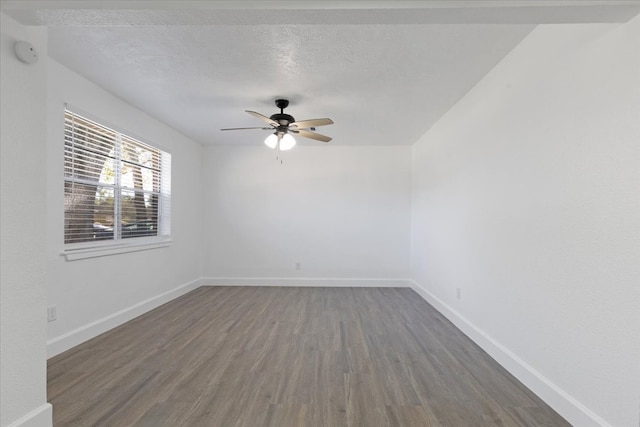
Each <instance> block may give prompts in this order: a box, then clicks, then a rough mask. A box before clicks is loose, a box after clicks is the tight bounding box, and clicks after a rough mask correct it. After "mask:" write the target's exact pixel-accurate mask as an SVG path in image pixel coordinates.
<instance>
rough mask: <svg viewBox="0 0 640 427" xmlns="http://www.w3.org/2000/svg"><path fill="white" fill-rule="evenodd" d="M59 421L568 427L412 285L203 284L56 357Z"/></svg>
mask: <svg viewBox="0 0 640 427" xmlns="http://www.w3.org/2000/svg"><path fill="white" fill-rule="evenodd" d="M48 399H49V401H50V402H51V403H52V404H53V414H54V426H56V427H63V426H82V427H84V426H118V427H119V426H135V427H147V426H153V427H162V426H189V427H192V426H194V427H198V426H202V427H218V426H219V427H234V426H235V427H259V426H274V427H288V426H291V427H305V426H310V427H316V426H322V427H325V426H327V427H333V426H335V427H350V426H353V427H356V426H357V427H360V426H366V427H383V426H402V427H405V426H408V427H411V426H426V427H429V426H433V427H441V426H442V427H466V426H473V427H476V426H504V427H512V426H513V427H539V426H548V427H565V426H568V425H569V424H568V423H567V422H566V421H565V420H564V419H562V417H560V416H559V415H558V414H557V413H555V412H554V411H553V410H552V409H551V408H549V407H548V406H547V405H546V404H544V402H542V401H541V400H540V399H539V398H538V397H537V396H535V395H534V394H533V393H531V391H529V390H528V389H527V388H526V387H525V386H524V385H522V384H521V383H520V382H519V381H518V380H516V379H515V378H513V377H512V376H511V375H510V374H509V373H508V372H506V371H505V370H504V369H503V368H502V367H501V366H500V365H499V364H497V363H496V362H495V361H494V360H493V359H491V358H490V357H489V356H488V355H487V354H486V353H485V352H484V351H483V350H482V349H480V348H479V347H478V346H476V345H475V344H474V343H473V342H472V341H471V340H469V338H468V337H466V336H465V335H464V334H463V333H462V332H461V331H460V330H458V329H457V328H455V327H454V325H453V324H452V323H451V322H449V321H448V320H447V319H446V318H444V317H443V316H442V315H441V314H440V313H438V312H437V311H436V310H435V309H434V308H433V307H431V306H430V305H429V304H427V303H426V302H425V301H424V300H422V299H421V298H420V297H419V296H418V295H416V294H415V292H413V291H412V290H410V289H406V288H294V287H201V288H198V289H196V290H195V291H193V292H191V293H189V294H187V295H184V296H182V297H180V298H178V299H176V300H174V301H171V302H170V303H168V304H165V305H163V306H161V307H158V308H157V309H155V310H153V311H150V312H149V313H146V314H144V315H143V316H140V317H138V318H136V319H133V320H132V321H130V322H128V323H126V324H124V325H121V326H119V327H117V328H114V329H112V330H110V331H108V332H106V333H105V334H102V335H100V336H98V337H96V338H94V339H92V340H90V341H87V342H86V343H83V344H81V345H79V346H77V347H75V348H73V349H71V350H69V351H67V352H65V353H62V354H60V355H58V356H56V357H54V358H52V359H50V360H49V361H48Z"/></svg>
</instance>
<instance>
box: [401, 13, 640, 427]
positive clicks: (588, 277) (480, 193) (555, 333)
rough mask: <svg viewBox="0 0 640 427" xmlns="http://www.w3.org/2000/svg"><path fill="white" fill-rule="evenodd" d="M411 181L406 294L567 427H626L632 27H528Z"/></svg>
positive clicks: (417, 159) (636, 129)
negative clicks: (413, 288)
mask: <svg viewBox="0 0 640 427" xmlns="http://www.w3.org/2000/svg"><path fill="white" fill-rule="evenodd" d="M413 171H414V176H413V210H412V212H413V214H412V221H413V222H412V254H411V262H412V267H411V269H412V277H413V279H414V280H415V282H416V283H417V285H418V290H419V291H420V292H421V293H422V294H423V295H425V296H426V297H427V299H429V300H430V301H432V302H434V304H435V305H436V306H438V307H439V308H440V309H441V310H443V311H444V312H446V313H447V314H448V315H449V317H450V318H451V319H452V320H454V321H455V322H456V323H457V324H458V325H460V326H461V328H462V329H463V330H465V331H466V332H467V333H468V334H469V335H471V336H472V337H473V338H474V339H476V340H478V341H479V342H480V343H482V344H483V345H484V346H485V348H486V349H488V351H489V352H490V353H491V354H492V355H494V357H496V359H498V360H499V361H500V362H501V363H503V364H504V365H505V366H508V367H509V368H510V369H511V370H512V371H513V372H515V373H517V374H518V375H519V376H520V377H521V378H523V380H524V381H525V383H527V385H529V386H530V387H531V388H533V390H534V391H536V392H537V393H538V394H539V395H540V396H542V397H543V398H545V399H546V400H547V401H548V402H549V403H550V404H551V405H552V406H554V407H555V408H556V409H557V410H558V411H559V412H561V414H563V415H564V416H565V417H566V418H567V419H568V420H569V421H571V422H572V423H573V424H574V425H579V426H588V425H612V426H637V425H638V424H639V413H638V412H639V406H640V396H639V393H640V389H639V385H640V282H639V278H640V18H636V19H635V20H634V21H632V22H630V23H627V24H624V25H559V26H554V25H545V26H540V27H538V28H537V29H536V30H534V31H533V32H532V33H531V34H530V35H529V36H528V37H527V38H526V39H525V40H524V41H523V42H522V44H520V45H519V46H518V47H517V48H516V49H515V50H514V51H513V52H511V54H510V55H508V56H507V58H506V59H505V60H503V61H502V62H501V63H500V64H499V65H498V66H497V67H496V68H495V69H494V70H493V71H492V72H490V73H489V74H488V75H487V76H486V77H485V79H484V80H483V81H481V82H480V83H479V84H478V85H477V86H476V87H475V88H474V89H473V90H472V91H471V92H470V93H468V94H467V96H466V97H465V98H464V99H463V100H461V101H460V102H459V103H458V104H457V105H456V106H455V107H454V108H453V109H452V110H451V111H450V112H449V113H448V114H447V115H446V116H445V117H443V118H442V119H441V120H440V121H439V122H438V124H437V125H436V126H435V127H434V128H432V129H431V131H430V132H428V133H427V134H426V135H425V136H424V137H423V138H422V139H421V140H420V141H419V143H417V144H416V145H415V146H414V147H413ZM457 288H460V289H461V298H460V299H457V297H456V289H457ZM587 408H588V409H587Z"/></svg>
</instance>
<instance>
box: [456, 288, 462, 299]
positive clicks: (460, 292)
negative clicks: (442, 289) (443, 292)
mask: <svg viewBox="0 0 640 427" xmlns="http://www.w3.org/2000/svg"><path fill="white" fill-rule="evenodd" d="M456 298H458V299H462V289H460V288H456Z"/></svg>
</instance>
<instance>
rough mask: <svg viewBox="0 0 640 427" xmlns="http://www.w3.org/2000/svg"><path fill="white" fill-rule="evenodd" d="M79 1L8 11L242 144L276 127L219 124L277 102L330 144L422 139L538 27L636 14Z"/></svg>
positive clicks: (94, 70) (115, 87)
mask: <svg viewBox="0 0 640 427" xmlns="http://www.w3.org/2000/svg"><path fill="white" fill-rule="evenodd" d="M25 3H29V4H28V6H25ZM78 3H80V2H75V3H74V2H68V1H67V2H55V1H49V2H37V1H36V2H4V3H3V12H5V13H7V14H9V15H11V16H13V17H14V18H16V19H18V20H19V21H21V22H23V23H26V24H37V25H47V26H48V27H49V46H48V50H49V55H50V56H51V57H52V58H54V59H55V60H57V61H59V62H60V63H62V64H64V65H65V66H67V67H68V68H70V69H72V70H74V71H76V72H78V73H79V74H81V75H83V76H85V77H86V78H88V79H89V80H91V81H93V82H95V83H97V84H98V85H100V86H102V87H103V88H105V89H107V90H108V91H110V92H112V93H113V94H115V95H117V96H118V97H120V98H122V99H124V100H126V101H127V102H129V103H130V104H132V105H134V106H136V107H138V108H140V109H142V110H144V111H146V112H147V113H149V114H150V115H152V116H154V117H156V118H157V119H159V120H161V121H163V122H165V123H166V124H168V125H169V126H171V127H173V128H175V129H177V130H178V131H180V132H182V133H183V134H185V135H187V136H189V137H191V138H192V139H193V140H195V141H197V142H200V143H202V144H234V145H244V144H251V145H255V144H260V143H261V142H262V140H263V139H264V137H266V136H267V134H268V132H266V131H261V130H245V131H226V132H222V131H220V128H225V127H245V126H260V125H262V122H260V121H258V120H257V119H255V118H254V117H252V116H250V115H248V114H246V113H244V110H254V111H258V112H260V113H262V114H264V115H267V116H269V115H271V114H273V113H275V112H277V111H278V110H277V109H276V107H275V105H274V100H275V99H276V98H280V97H284V98H288V99H289V100H290V101H291V104H290V106H289V108H288V109H287V110H286V111H285V112H287V113H289V114H291V115H293V116H294V117H295V118H296V119H298V120H303V119H311V118H318V117H330V118H332V119H333V120H334V122H335V124H334V125H331V126H327V127H323V128H318V132H320V133H323V134H326V135H329V136H331V137H333V138H334V140H333V142H332V144H340V145H390V144H398V145H408V144H412V143H414V142H415V141H416V140H417V139H418V138H419V137H420V136H421V135H422V134H424V133H425V132H426V131H427V130H428V129H429V128H430V127H431V126H432V125H433V124H434V123H435V122H436V121H437V120H438V119H439V118H440V117H441V116H442V115H443V114H444V113H445V112H446V111H448V110H449V109H450V108H451V107H452V106H453V105H454V104H455V102H457V101H458V100H459V99H460V98H461V97H462V96H463V95H464V94H465V93H466V92H467V91H468V90H469V89H470V88H471V87H473V85H474V84H475V83H477V82H478V81H479V80H480V79H481V78H482V77H483V76H484V75H485V74H486V73H487V72H488V71H489V70H491V69H492V68H493V67H494V66H495V65H496V64H497V63H498V62H499V61H500V60H501V59H502V58H503V57H504V56H505V55H507V54H508V53H509V52H510V51H511V50H512V49H513V48H514V47H515V46H516V45H517V44H518V43H519V42H520V41H521V40H522V39H523V38H524V37H525V36H526V35H527V34H528V33H529V32H530V31H531V30H532V29H533V28H534V27H535V25H536V24H537V23H554V22H562V23H566V22H622V21H625V20H628V19H629V18H631V17H632V16H633V15H634V14H637V13H638V7H637V5H633V4H632V3H633V2H621V3H624V4H622V5H619V6H617V7H601V6H599V5H595V4H593V3H594V2H574V3H573V4H574V5H580V4H581V7H568V6H565V5H564V3H567V2H555V3H562V4H559V5H558V4H556V5H555V6H553V5H552V4H551V3H553V2H551V1H549V0H546V1H545V0H542V1H538V2H524V3H528V4H529V7H528V8H525V7H505V2H496V1H493V2H482V1H477V2H469V1H466V2H449V3H447V5H448V6H449V7H443V4H444V3H443V2H402V1H396V2H366V1H363V2H342V3H336V2H320V3H319V2H268V1H264V2H242V1H237V2H212V1H209V2H202V1H183V2H171V1H162V2H153V1H145V2H139V1H138V2H136V1H130V2H115V1H111V2H109V1H106V2H104V1H103V2H82V3H83V7H84V8H82V9H79V8H77V7H73V8H70V5H71V6H77V5H78ZM356 3H357V6H354V4H356ZM454 3H457V6H458V7H451V6H452V5H454ZM514 3H515V2H511V3H510V6H511V4H514ZM521 3H522V2H521ZM600 3H602V2H600ZM619 3H620V2H619ZM125 4H126V5H127V6H126V8H127V9H126V10H124V9H123V8H124V5H125ZM540 4H543V6H544V7H542V6H540ZM296 5H298V6H297V7H296ZM348 5H351V6H350V7H346V6H348ZM472 5H473V6H479V5H480V6H485V7H472ZM609 5H611V3H609ZM426 6H429V7H426ZM552 6H553V7H552ZM274 7H277V9H274ZM634 7H635V9H634ZM605 12H606V13H605ZM305 143H308V144H311V145H320V144H322V143H319V142H316V141H311V140H305Z"/></svg>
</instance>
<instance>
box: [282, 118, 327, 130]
mask: <svg viewBox="0 0 640 427" xmlns="http://www.w3.org/2000/svg"><path fill="white" fill-rule="evenodd" d="M332 124H333V120H331V119H326V118H325V119H310V120H300V121H298V122H293V123H290V124H289V126H295V127H297V128H298V129H306V128H314V127H316V126H326V125H332Z"/></svg>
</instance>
